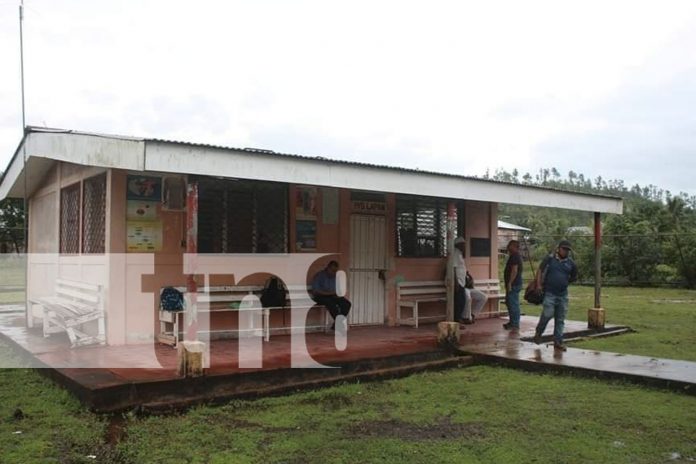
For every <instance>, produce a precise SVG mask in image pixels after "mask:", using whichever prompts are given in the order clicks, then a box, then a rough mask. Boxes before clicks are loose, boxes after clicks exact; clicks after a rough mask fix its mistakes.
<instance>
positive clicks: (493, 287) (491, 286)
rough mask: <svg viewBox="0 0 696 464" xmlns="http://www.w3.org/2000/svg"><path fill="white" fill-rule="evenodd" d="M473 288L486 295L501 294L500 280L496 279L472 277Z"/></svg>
mask: <svg viewBox="0 0 696 464" xmlns="http://www.w3.org/2000/svg"><path fill="white" fill-rule="evenodd" d="M474 288H475V289H477V290H481V291H482V292H483V293H485V294H486V295H488V296H498V295H501V291H500V281H499V280H498V279H474Z"/></svg>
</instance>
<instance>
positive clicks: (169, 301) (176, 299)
mask: <svg viewBox="0 0 696 464" xmlns="http://www.w3.org/2000/svg"><path fill="white" fill-rule="evenodd" d="M160 306H161V307H162V310H164V311H182V310H183V309H184V294H183V293H181V292H180V291H179V290H177V289H176V288H174V287H165V288H163V289H162V293H161V294H160Z"/></svg>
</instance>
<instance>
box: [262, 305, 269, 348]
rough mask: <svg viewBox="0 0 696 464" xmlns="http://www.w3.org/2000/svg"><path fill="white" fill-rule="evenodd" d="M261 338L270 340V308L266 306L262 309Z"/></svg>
mask: <svg viewBox="0 0 696 464" xmlns="http://www.w3.org/2000/svg"><path fill="white" fill-rule="evenodd" d="M263 338H264V340H266V341H270V340H271V310H270V309H268V308H264V309H263Z"/></svg>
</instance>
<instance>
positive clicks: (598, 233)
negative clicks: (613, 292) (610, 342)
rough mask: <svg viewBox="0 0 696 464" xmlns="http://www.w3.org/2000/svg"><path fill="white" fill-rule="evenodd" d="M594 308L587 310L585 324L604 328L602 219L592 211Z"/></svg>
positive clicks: (592, 327) (593, 327)
mask: <svg viewBox="0 0 696 464" xmlns="http://www.w3.org/2000/svg"><path fill="white" fill-rule="evenodd" d="M594 249H595V254H594V256H595V263H594V308H591V309H589V310H588V312H587V326H588V327H589V328H591V329H603V328H604V317H605V315H604V309H603V308H602V221H601V214H600V213H594Z"/></svg>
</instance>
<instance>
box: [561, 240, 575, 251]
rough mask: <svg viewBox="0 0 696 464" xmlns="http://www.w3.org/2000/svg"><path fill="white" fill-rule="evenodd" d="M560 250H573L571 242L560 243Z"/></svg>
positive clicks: (562, 241)
mask: <svg viewBox="0 0 696 464" xmlns="http://www.w3.org/2000/svg"><path fill="white" fill-rule="evenodd" d="M558 248H567V249H569V250H571V251H572V250H573V247H571V246H570V242H569V241H568V240H561V241H560V242H558Z"/></svg>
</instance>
